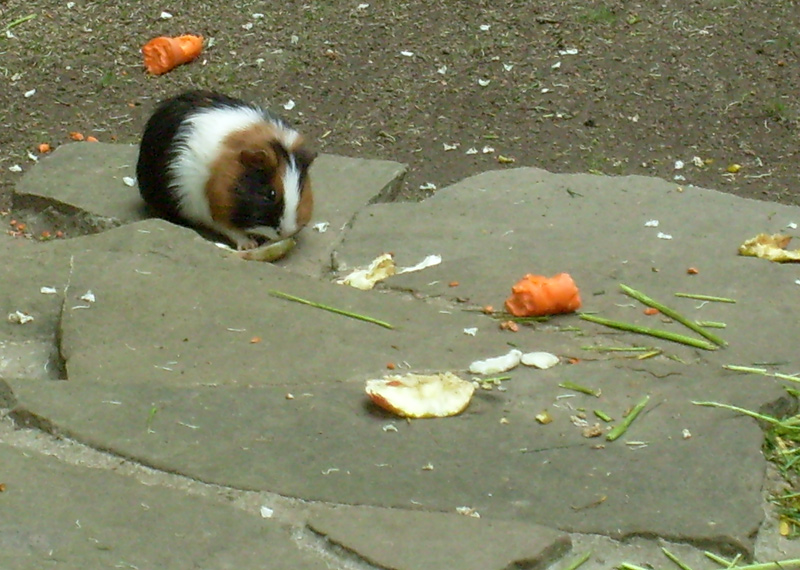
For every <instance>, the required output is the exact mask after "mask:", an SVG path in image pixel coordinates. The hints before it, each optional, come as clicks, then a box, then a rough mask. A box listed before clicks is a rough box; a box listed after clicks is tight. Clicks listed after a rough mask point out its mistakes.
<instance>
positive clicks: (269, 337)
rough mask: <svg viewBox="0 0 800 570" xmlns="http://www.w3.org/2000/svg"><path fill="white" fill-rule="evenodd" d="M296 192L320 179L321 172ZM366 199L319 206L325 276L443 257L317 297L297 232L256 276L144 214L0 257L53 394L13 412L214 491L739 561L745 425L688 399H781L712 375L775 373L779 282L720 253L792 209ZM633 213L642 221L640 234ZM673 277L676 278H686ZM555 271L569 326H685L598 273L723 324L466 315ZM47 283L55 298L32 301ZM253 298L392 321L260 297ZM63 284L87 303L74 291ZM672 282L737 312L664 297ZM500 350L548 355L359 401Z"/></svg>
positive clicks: (575, 190)
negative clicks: (586, 314) (432, 416)
mask: <svg viewBox="0 0 800 570" xmlns="http://www.w3.org/2000/svg"><path fill="white" fill-rule="evenodd" d="M96 159H97V160H99V158H97V157H96ZM43 164H44V161H43ZM342 164H343V163H342ZM320 165H321V166H325V163H324V161H323V162H321V163H320ZM37 168H38V167H37ZM390 170H391V169H390ZM76 175H77V174H76ZM393 176H395V175H390V174H387V175H386V179H387V180H388V179H395V178H396V177H395V178H393ZM348 177H350V178H352V177H353V176H352V175H349V174H348V175H347V176H344V175H343V176H339V177H338V180H342V179H343V178H348ZM318 178H319V177H318ZM321 178H322V179H323V180H325V177H324V176H323V177H321ZM322 184H323V185H324V184H330V186H329V187H330V188H333V189H335V188H337V187H338V188H346V185H345V184H341V185H340V186H337V182H336V181H335V180H334V179H333V178H331V179H329V180H327V181H326V182H322ZM323 194H324V192H323ZM379 194H380V193H378V195H379ZM330 195H331V196H333V193H331V194H330ZM322 201H323V202H324V200H322ZM368 201H369V199H367V200H361V201H360V206H357V207H354V208H351V209H349V210H348V213H341V214H342V219H343V220H345V222H343V223H342V226H341V227H340V229H341V232H339V233H332V234H327V233H326V234H319V236H326V237H325V239H326V240H329V241H327V242H326V244H327V245H326V246H325V247H326V248H330V249H326V250H325V251H328V252H330V253H331V254H332V255H333V256H334V257H335V258H336V261H337V262H340V263H341V265H344V266H348V267H352V266H355V265H364V264H366V263H368V262H369V261H370V260H371V259H373V258H374V257H375V256H377V255H378V254H380V253H382V252H384V251H393V252H394V253H395V254H396V258H397V260H398V263H399V264H400V265H411V264H413V263H416V262H417V261H419V260H420V259H422V258H423V257H424V256H426V255H428V254H431V253H439V254H441V255H442V256H443V259H444V261H443V263H442V264H441V265H439V266H437V267H434V268H430V269H427V270H424V271H422V272H419V273H415V274H407V275H402V276H397V277H394V278H392V279H390V280H389V281H387V282H386V283H385V284H384V285H382V286H380V287H379V288H378V289H377V290H374V291H370V292H360V291H356V290H352V289H348V288H345V287H341V286H338V285H335V284H333V283H331V281H330V279H331V276H329V275H327V268H328V264H329V260H328V259H323V258H324V256H323V255H320V254H319V251H321V250H317V249H314V247H312V246H311V245H309V244H311V243H312V241H311V239H312V238H313V237H314V235H316V234H314V233H309V232H306V235H305V236H304V237H303V240H302V242H301V244H300V246H299V247H298V248H297V249H296V250H295V251H294V252H293V253H292V255H290V256H289V257H288V258H286V259H285V260H283V261H282V262H281V263H280V264H275V265H272V264H261V263H253V262H242V261H241V260H238V259H235V258H233V257H232V256H231V255H230V254H229V253H225V252H223V251H221V250H219V249H217V248H215V247H214V246H213V245H211V244H209V243H208V242H207V241H206V240H205V239H203V238H201V237H200V236H198V235H197V234H196V233H195V232H193V231H190V230H187V229H185V228H180V227H177V226H173V225H171V224H168V223H166V222H163V221H160V220H147V221H130V222H129V223H127V224H126V225H124V226H123V227H119V228H115V229H112V230H109V231H105V232H102V233H99V234H95V235H87V236H84V237H80V238H75V239H71V240H65V241H57V242H49V243H44V244H24V245H20V249H17V250H15V251H10V250H6V251H4V252H3V253H2V254H0V258H2V259H3V260H4V261H5V263H4V265H9V264H14V263H15V264H16V268H15V269H14V270H10V269H4V270H3V271H4V272H5V275H6V276H8V277H9V279H10V280H11V281H9V283H13V284H14V286H13V287H9V288H6V289H4V290H3V295H5V297H4V301H5V304H6V306H8V307H12V306H27V305H29V306H31V307H33V309H32V310H35V311H36V312H37V314H38V315H39V316H40V319H37V321H36V322H35V323H32V325H34V326H31V327H30V328H24V327H19V328H16V329H15V328H9V327H10V325H9V324H6V325H4V328H2V329H0V330H2V331H4V334H6V338H8V339H10V340H13V341H15V342H23V341H28V340H30V339H31V338H33V339H39V340H41V339H46V338H48V335H50V336H49V338H51V339H52V341H53V342H54V345H55V346H56V347H57V349H58V354H59V356H60V357H61V359H62V365H63V369H64V371H65V376H66V377H67V378H68V380H67V381H60V382H55V381H48V380H43V379H42V378H41V377H40V378H36V377H25V376H24V373H17V374H16V376H17V377H16V378H7V379H6V382H7V384H8V385H9V386H11V388H12V390H13V396H10V395H7V397H4V399H5V400H6V401H7V402H10V403H13V402H14V399H15V398H17V399H18V402H17V403H16V407H15V410H14V412H13V415H14V417H15V418H16V419H17V421H19V422H21V423H27V424H30V425H33V426H36V427H39V428H41V429H44V430H48V431H52V432H54V433H57V434H64V435H66V436H68V437H72V438H75V439H77V440H78V441H81V442H84V443H86V444H88V445H91V446H92V447H95V448H98V449H102V450H108V451H111V452H113V453H115V454H118V455H121V456H124V457H129V458H132V459H134V460H136V461H139V462H141V463H143V464H145V465H150V466H153V467H155V468H158V469H161V470H164V471H168V472H171V473H180V474H183V475H186V476H188V477H191V478H194V479H197V480H200V481H206V482H209V483H218V484H220V485H224V486H229V487H233V488H236V489H254V490H266V491H274V492H277V493H280V494H283V495H287V496H292V497H300V498H303V499H308V500H322V501H328V502H333V503H348V504H359V505H374V506H380V507H384V508H399V509H409V508H416V509H422V510H426V511H440V512H446V513H453V512H454V511H455V509H456V508H458V507H460V506H466V507H470V508H473V509H475V510H476V511H477V512H479V513H480V514H481V516H482V520H484V519H485V520H491V521H512V522H514V523H515V524H540V525H547V526H549V527H552V528H557V529H560V530H562V531H572V532H582V533H597V534H603V535H606V536H610V537H614V538H620V539H623V538H628V537H631V536H658V537H663V538H667V539H671V540H675V541H678V542H687V543H692V544H700V545H712V546H713V547H714V548H715V549H717V550H722V551H731V552H743V553H745V554H747V555H751V554H752V552H753V543H754V537H755V535H756V534H757V532H758V528H759V525H760V523H761V521H762V520H763V517H764V511H763V496H762V487H763V485H764V471H765V463H764V459H763V456H762V454H761V450H760V448H761V442H762V439H763V435H762V432H761V431H760V429H759V427H758V425H757V424H756V423H755V422H754V421H753V420H751V419H749V418H746V417H743V416H740V415H737V414H734V413H732V412H728V411H724V410H718V409H710V408H705V407H698V406H696V405H694V404H692V402H693V401H698V400H714V401H718V402H722V403H727V404H734V405H739V406H742V407H745V408H748V409H760V408H762V407H763V406H765V405H768V404H770V403H771V402H775V401H777V400H778V398H779V397H781V395H782V394H783V393H784V391H783V387H782V385H781V383H780V382H779V381H776V380H774V379H770V378H766V377H761V376H748V375H742V374H738V373H733V372H730V371H727V370H725V369H723V368H722V365H723V364H745V365H752V364H754V363H758V362H772V363H775V362H777V363H783V364H779V365H776V366H775V369H776V370H779V371H782V372H788V373H791V372H794V371H795V369H793V367H795V368H796V365H797V355H796V347H795V344H796V343H795V339H796V338H798V337H800V321H798V320H797V319H796V318H794V312H793V307H794V306H796V303H795V301H794V299H795V297H796V296H797V285H796V284H795V283H794V281H795V280H796V279H798V278H800V275H798V274H797V271H798V267H797V266H796V265H795V266H780V265H777V264H771V263H769V262H766V261H763V260H757V259H749V258H741V257H738V256H736V255H735V251H736V247H737V246H738V245H739V244H740V243H741V242H742V241H744V240H745V239H747V238H749V237H752V236H753V235H755V234H756V233H759V232H775V231H779V230H781V229H782V228H785V227H786V225H787V224H789V223H790V222H793V221H797V220H798V219H800V209H798V208H791V207H785V206H780V205H776V204H765V203H760V202H752V201H747V200H742V199H739V198H734V197H732V196H726V195H723V194H719V193H717V192H713V191H708V190H702V189H698V188H693V187H686V188H683V189H682V190H679V189H678V188H677V187H676V186H674V185H673V184H670V183H667V182H664V181H657V180H651V179H646V178H641V177H629V178H609V177H600V176H587V175H552V174H549V173H545V172H543V171H540V170H536V169H518V170H507V171H498V172H494V173H487V174H484V175H480V176H477V177H473V178H470V179H468V180H465V181H463V182H462V183H459V184H457V185H455V186H453V187H450V188H447V189H444V190H442V191H440V192H439V193H437V194H436V195H435V196H434V197H432V198H431V199H429V200H427V201H425V202H422V203H420V204H373V205H370V206H368V207H364V204H366V202H368ZM329 202H330V201H329ZM321 211H324V210H321ZM353 216H355V218H353ZM651 219H658V220H659V222H660V225H659V227H658V228H651V227H645V222H646V221H648V220H651ZM351 221H352V227H351V226H350V222H351ZM332 228H334V229H335V227H334V225H333V223H332ZM329 231H330V230H329ZM336 231H337V232H338V230H336ZM658 231H662V232H664V233H668V234H670V235H672V239H671V240H667V239H660V238H659V237H658V235H657V232H658ZM306 238H308V241H306ZM323 249H324V248H323ZM304 252H305V253H304ZM20 253H22V254H21V255H20ZM304 255H307V256H308V257H303V256H304ZM304 264H307V265H304ZM689 266H696V267H697V268H698V269H699V270H700V272H699V274H697V275H688V274H687V272H686V268H687V267H689ZM47 270H50V271H51V273H50V274H47V273H46V271H47ZM559 271H569V272H570V273H571V274H572V275H573V276H574V277H575V279H576V281H577V283H578V285H579V287H580V288H581V291H582V293H583V295H584V301H585V308H586V309H587V310H589V311H597V312H599V313H600V314H602V315H603V316H607V317H610V318H619V319H624V320H629V321H634V322H637V323H639V324H646V325H650V326H653V325H655V326H660V327H665V328H670V329H672V330H677V331H680V332H686V331H685V330H684V329H683V328H682V327H680V326H678V325H677V324H676V323H669V322H664V321H665V319H663V318H662V317H646V316H644V315H643V313H642V307H641V306H639V305H636V304H635V303H632V302H631V300H630V299H628V298H627V297H624V296H622V295H620V294H619V292H618V291H617V287H618V284H619V283H620V282H624V283H626V284H628V285H631V286H633V287H635V288H637V289H640V290H642V291H644V292H645V293H647V294H648V295H650V296H652V297H654V298H656V299H659V300H661V301H664V302H667V304H670V305H673V306H674V307H675V308H677V309H679V310H680V311H682V312H683V313H684V314H686V315H687V316H689V317H690V318H693V319H700V318H702V319H705V320H718V321H724V322H726V323H727V328H725V329H724V330H722V331H719V334H720V335H721V336H723V337H724V338H725V339H726V340H727V341H728V342H729V345H728V346H727V347H726V348H725V349H721V350H717V351H712V352H708V351H701V350H698V349H693V348H688V347H685V346H683V345H678V344H674V343H668V342H662V341H656V340H653V339H651V338H648V337H643V336H642V335H633V334H630V333H619V332H615V331H609V330H607V329H604V328H602V327H599V326H596V325H591V324H587V323H585V322H583V321H581V320H579V318H578V317H577V316H576V315H565V316H560V317H557V318H554V319H552V320H551V321H550V322H548V323H543V324H541V323H540V324H536V325H535V326H530V327H527V326H526V327H522V330H521V331H520V332H518V333H510V332H504V331H500V330H499V328H498V326H497V322H496V321H494V320H493V319H491V318H490V317H488V316H486V315H483V314H482V313H480V312H479V311H475V310H474V309H476V308H479V307H481V306H483V305H485V304H492V305H494V306H495V307H500V306H501V305H502V301H503V299H504V298H505V296H506V294H507V292H508V290H509V288H510V285H511V284H512V283H513V282H514V281H516V280H517V279H518V278H520V277H521V276H522V275H523V274H525V273H528V272H537V273H545V274H552V273H556V272H559ZM48 277H49V279H47V280H48V281H49V284H53V283H56V284H57V285H58V290H59V292H60V298H58V297H57V298H53V299H43V298H41V296H40V295H41V294H40V293H39V292H38V287H39V284H44V281H45V279H46V278H48ZM322 277H324V278H322ZM454 281H457V282H458V286H451V285H452V283H453V282H454ZM271 289H277V290H281V291H284V292H287V293H291V294H294V295H298V296H300V297H305V298H308V299H311V300H314V301H318V302H323V303H326V304H329V305H333V306H336V307H340V308H343V309H346V310H351V311H355V312H358V313H362V314H367V315H370V316H373V317H377V318H380V319H382V320H386V321H389V322H391V323H393V324H395V325H396V326H397V328H396V329H395V330H388V329H383V328H380V327H377V326H375V325H372V324H368V323H364V322H361V321H356V320H353V319H348V318H346V317H343V316H341V315H334V314H332V313H328V312H324V311H321V310H320V309H318V308H312V307H308V306H303V305H298V304H294V303H291V302H288V301H285V300H282V299H277V298H275V297H272V296H270V295H269V294H268V291H269V290H271ZM65 290H66V293H65ZM89 290H91V291H92V292H93V293H94V294H95V296H96V301H95V302H93V303H87V302H85V301H82V300H81V299H80V297H81V296H82V295H83V294H84V293H85V292H87V291H89ZM676 291H688V292H694V293H705V294H712V295H721V296H727V297H733V298H735V299H736V300H737V303H736V304H718V303H715V304H707V303H705V304H704V303H698V302H696V301H693V300H685V299H675V298H674V297H673V294H674V293H675V292H676ZM62 306H63V310H62ZM37 327H38V328H37ZM467 327H477V329H478V333H477V335H476V336H474V337H473V336H468V335H465V334H464V332H463V330H464V328H467ZM20 331H28V332H24V333H23V332H20ZM15 335H16V336H15ZM601 345H616V346H630V345H647V346H654V347H659V348H660V349H662V350H663V354H661V355H659V356H656V357H653V358H650V359H647V360H637V359H635V358H622V357H621V355H619V354H617V353H603V352H601V351H596V350H591V351H589V350H585V349H584V347H587V346H589V347H593V348H595V349H596V348H599V347H600V346H601ZM510 346H517V347H520V348H521V349H523V350H525V351H527V350H548V351H550V352H553V353H555V354H557V355H559V356H560V357H562V363H561V364H560V365H559V366H557V367H555V368H553V369H550V370H547V371H535V370H531V369H527V368H525V369H517V370H514V371H513V372H511V374H510V375H511V380H509V381H507V382H505V386H506V390H505V391H497V390H494V391H491V392H489V391H483V390H481V391H479V392H478V393H477V395H476V397H475V398H474V399H473V402H472V404H471V405H470V407H469V408H468V409H467V411H466V412H465V413H464V414H462V415H461V416H458V417H456V418H450V419H446V420H421V421H413V422H405V421H402V420H399V419H397V418H393V417H390V416H389V415H388V414H386V413H384V412H381V411H379V410H377V409H376V408H374V407H373V406H372V405H370V404H369V403H368V402H367V400H366V398H365V396H364V393H363V386H364V380H365V379H366V378H368V377H372V376H377V375H382V374H384V373H385V372H386V368H387V363H390V362H391V363H393V364H396V365H399V366H400V369H401V370H403V369H405V364H404V363H405V362H408V365H409V366H410V367H411V368H413V369H414V370H416V371H422V370H455V371H461V372H463V371H464V369H466V367H467V366H468V364H469V363H470V362H471V361H472V360H474V359H477V358H485V357H489V356H496V355H498V354H502V353H505V352H506V351H507V350H508V349H509V348H510ZM568 362H575V363H574V364H567V363H568ZM19 369H20V370H24V368H19ZM564 381H571V382H575V383H578V384H581V385H586V386H591V387H593V388H597V389H600V390H602V394H601V396H600V397H599V398H593V397H590V396H587V395H583V394H576V393H574V392H571V391H569V390H566V389H564V388H561V387H559V386H558V384H559V383H563V382H564ZM7 392H8V390H6V391H5V392H4V393H6V394H7ZM287 394H292V398H288V397H287ZM644 395H649V396H650V398H651V400H650V404H649V405H648V407H647V408H646V409H645V411H644V412H643V414H642V415H641V416H640V417H639V418H637V420H636V421H635V422H634V424H633V425H632V426H631V428H630V429H629V431H628V432H627V433H626V434H625V436H624V437H623V438H620V439H619V440H617V441H614V442H608V441H604V440H603V439H602V438H586V437H584V435H583V433H582V429H581V428H580V427H578V426H576V425H574V423H575V420H574V418H573V416H576V417H577V416H579V415H580V414H581V413H585V414H586V416H587V417H586V419H587V420H589V421H590V423H594V422H595V421H596V420H595V419H594V418H593V417H592V415H591V412H592V410H593V409H595V408H599V409H602V410H603V411H605V412H606V413H608V414H610V415H611V416H612V417H614V418H615V421H616V422H618V421H619V420H620V418H621V417H623V415H624V414H625V412H626V410H628V409H629V408H630V407H631V406H632V405H633V404H634V403H636V402H637V401H639V400H640V399H641V398H642V397H643V396H644ZM544 410H547V411H548V412H549V413H550V415H551V416H552V417H553V420H554V421H553V422H552V423H550V424H547V425H541V424H540V423H538V422H537V420H536V415H538V414H539V413H541V412H542V411H544ZM388 426H392V428H389V427H388ZM601 427H603V428H604V426H601ZM604 429H605V428H604ZM395 430H396V431H395ZM687 433H688V434H689V436H687V435H685V434H687ZM721 457H724V458H732V459H731V460H730V461H726V462H720V458H721ZM730 497H736V500H730ZM353 524H356V523H353ZM357 532H358V531H357V530H354V533H356V534H357Z"/></svg>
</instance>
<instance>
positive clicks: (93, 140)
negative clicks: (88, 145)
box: [86, 135, 98, 142]
mask: <svg viewBox="0 0 800 570" xmlns="http://www.w3.org/2000/svg"><path fill="white" fill-rule="evenodd" d="M86 142H98V141H97V137H93V136H91V135H89V136H88V137H86Z"/></svg>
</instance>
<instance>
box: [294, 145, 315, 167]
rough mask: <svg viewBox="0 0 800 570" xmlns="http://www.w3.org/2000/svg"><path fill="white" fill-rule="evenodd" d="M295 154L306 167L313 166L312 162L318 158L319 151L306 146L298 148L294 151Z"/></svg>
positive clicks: (298, 160)
mask: <svg viewBox="0 0 800 570" xmlns="http://www.w3.org/2000/svg"><path fill="white" fill-rule="evenodd" d="M294 155H295V157H296V158H297V162H299V163H300V164H301V165H303V166H304V167H305V168H308V167H309V166H311V163H312V162H314V159H315V158H317V152H316V151H313V150H311V149H308V148H306V147H300V148H298V149H297V150H296V151H294Z"/></svg>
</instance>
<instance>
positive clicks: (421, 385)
mask: <svg viewBox="0 0 800 570" xmlns="http://www.w3.org/2000/svg"><path fill="white" fill-rule="evenodd" d="M366 392H367V395H368V396H369V397H370V399H371V400H372V401H373V402H375V404H376V405H378V406H380V407H381V408H383V409H385V410H388V411H390V412H392V413H394V414H397V415H398V416H401V417H404V418H444V417H447V416H455V415H457V414H460V413H461V412H463V411H464V410H465V409H466V407H467V406H468V405H469V402H470V400H471V399H472V394H473V393H474V392H475V386H473V385H472V382H467V381H466V380H462V379H461V378H459V377H458V376H456V375H455V374H453V373H452V372H440V373H438V374H430V375H422V374H406V375H404V376H395V375H392V376H385V377H384V378H378V379H374V380H367V385H366Z"/></svg>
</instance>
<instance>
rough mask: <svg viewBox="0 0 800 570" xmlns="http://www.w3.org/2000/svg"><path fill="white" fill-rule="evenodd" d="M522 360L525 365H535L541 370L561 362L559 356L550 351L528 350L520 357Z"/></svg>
mask: <svg viewBox="0 0 800 570" xmlns="http://www.w3.org/2000/svg"><path fill="white" fill-rule="evenodd" d="M520 361H521V362H522V364H524V365H525V366H533V367H535V368H540V369H541V370H546V369H548V368H552V367H553V366H555V365H556V364H558V363H559V362H560V360H559V358H558V356H556V355H555V354H550V353H549V352H528V353H527V354H523V355H522V356H521V357H520Z"/></svg>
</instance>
